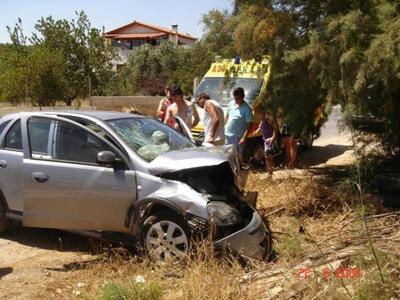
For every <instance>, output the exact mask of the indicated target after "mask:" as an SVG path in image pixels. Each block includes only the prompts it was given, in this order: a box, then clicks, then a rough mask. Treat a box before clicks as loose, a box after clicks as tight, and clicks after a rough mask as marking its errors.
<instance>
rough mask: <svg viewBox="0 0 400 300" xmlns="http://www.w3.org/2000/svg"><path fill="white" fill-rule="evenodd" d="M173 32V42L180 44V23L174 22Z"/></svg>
mask: <svg viewBox="0 0 400 300" xmlns="http://www.w3.org/2000/svg"><path fill="white" fill-rule="evenodd" d="M171 32H172V34H173V42H174V43H175V45H178V44H179V37H178V24H176V23H174V24H172V26H171Z"/></svg>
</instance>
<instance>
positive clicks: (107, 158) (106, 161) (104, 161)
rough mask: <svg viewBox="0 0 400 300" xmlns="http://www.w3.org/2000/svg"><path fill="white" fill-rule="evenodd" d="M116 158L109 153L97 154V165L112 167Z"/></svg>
mask: <svg viewBox="0 0 400 300" xmlns="http://www.w3.org/2000/svg"><path fill="white" fill-rule="evenodd" d="M116 158H117V156H116V155H115V154H114V153H113V152H111V151H101V152H99V153H97V163H99V164H101V165H109V166H113V165H114V164H115V162H116Z"/></svg>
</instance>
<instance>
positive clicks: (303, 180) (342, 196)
mask: <svg viewBox="0 0 400 300" xmlns="http://www.w3.org/2000/svg"><path fill="white" fill-rule="evenodd" d="M287 172H289V171H280V172H279V173H278V172H276V173H278V174H276V175H275V174H274V179H273V180H271V179H268V180H266V179H263V178H262V177H261V176H260V175H258V174H250V176H249V177H248V180H247V189H249V190H258V191H259V197H258V209H259V210H260V211H261V212H263V211H264V212H266V213H268V212H269V211H271V210H273V209H275V208H277V207H280V206H282V207H285V214H287V215H290V216H308V217H318V216H320V215H322V214H323V213H325V212H330V211H332V210H335V211H338V212H339V211H341V210H342V208H343V207H346V206H347V205H349V204H352V203H353V201H354V199H355V197H354V196H353V195H351V194H348V191H341V190H338V189H337V184H336V183H335V182H333V181H331V180H329V179H327V178H324V177H322V176H310V174H300V176H296V177H292V176H290V175H288V174H290V173H287Z"/></svg>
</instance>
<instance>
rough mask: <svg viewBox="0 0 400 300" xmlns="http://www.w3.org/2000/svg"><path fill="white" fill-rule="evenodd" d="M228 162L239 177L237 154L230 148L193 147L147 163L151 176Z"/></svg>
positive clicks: (165, 154)
mask: <svg viewBox="0 0 400 300" xmlns="http://www.w3.org/2000/svg"><path fill="white" fill-rule="evenodd" d="M224 162H229V164H230V165H231V167H232V171H233V172H234V174H235V175H236V176H239V171H240V168H239V165H238V162H237V153H236V151H235V148H234V147H232V146H217V147H210V148H207V147H195V148H186V149H180V150H175V151H171V152H167V153H164V154H161V155H160V156H158V157H157V158H156V159H154V160H153V161H152V162H150V163H149V166H148V170H149V172H150V173H151V174H152V175H160V174H165V173H171V172H177V171H181V170H188V169H195V168H202V167H211V166H217V165H220V164H222V163H224Z"/></svg>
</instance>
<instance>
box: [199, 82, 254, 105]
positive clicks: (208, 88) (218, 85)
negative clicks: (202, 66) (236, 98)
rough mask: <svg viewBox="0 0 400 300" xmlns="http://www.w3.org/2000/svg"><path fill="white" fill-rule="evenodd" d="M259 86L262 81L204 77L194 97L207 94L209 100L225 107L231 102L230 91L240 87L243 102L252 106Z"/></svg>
mask: <svg viewBox="0 0 400 300" xmlns="http://www.w3.org/2000/svg"><path fill="white" fill-rule="evenodd" d="M261 85H262V80H261V79H256V78H226V77H204V78H203V80H202V81H201V82H200V84H199V86H198V87H197V89H196V91H195V93H194V97H196V96H197V95H199V94H200V93H207V94H208V95H210V98H211V99H213V100H216V101H218V102H219V104H220V105H221V106H227V105H228V103H229V102H230V101H231V100H233V95H232V91H233V90H234V89H235V88H236V87H242V88H243V89H244V93H245V100H246V101H247V103H248V104H250V105H252V103H253V101H254V99H255V98H256V97H257V96H258V94H259V92H260V89H261Z"/></svg>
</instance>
